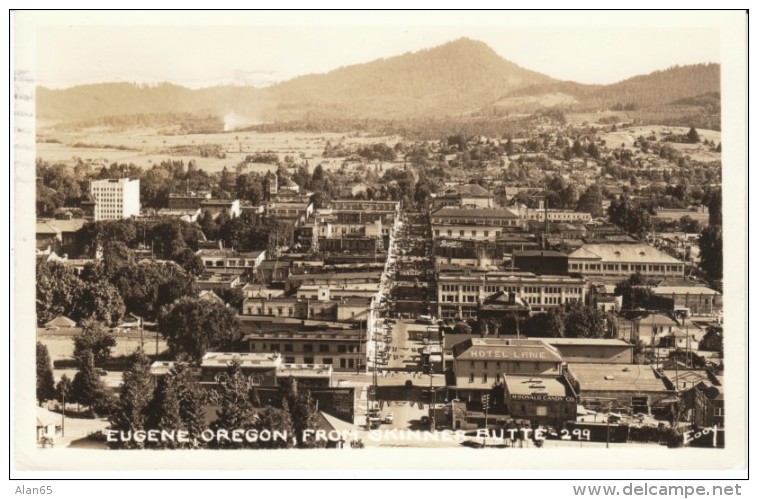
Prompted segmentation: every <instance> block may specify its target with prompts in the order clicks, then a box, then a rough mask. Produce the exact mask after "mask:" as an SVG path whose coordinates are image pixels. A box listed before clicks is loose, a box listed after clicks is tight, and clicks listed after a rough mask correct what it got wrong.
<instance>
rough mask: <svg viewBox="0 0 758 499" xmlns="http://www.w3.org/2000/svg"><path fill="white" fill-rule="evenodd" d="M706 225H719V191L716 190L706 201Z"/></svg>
mask: <svg viewBox="0 0 758 499" xmlns="http://www.w3.org/2000/svg"><path fill="white" fill-rule="evenodd" d="M708 224H709V225H721V189H716V190H715V191H713V192H712V193H711V195H710V199H709V200H708Z"/></svg>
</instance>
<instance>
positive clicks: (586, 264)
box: [569, 243, 685, 279]
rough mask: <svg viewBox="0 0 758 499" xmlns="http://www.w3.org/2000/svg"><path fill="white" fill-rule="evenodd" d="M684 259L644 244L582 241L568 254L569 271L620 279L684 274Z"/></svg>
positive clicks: (589, 275)
mask: <svg viewBox="0 0 758 499" xmlns="http://www.w3.org/2000/svg"><path fill="white" fill-rule="evenodd" d="M684 267H685V265H684V262H682V261H680V260H677V259H676V258H674V257H672V256H670V255H668V254H666V253H664V252H663V251H660V250H659V249H656V248H654V247H652V246H649V245H647V244H642V243H637V244H606V243H603V244H585V245H584V246H582V247H581V248H579V249H577V250H575V251H573V252H571V253H570V254H569V272H576V273H580V274H582V275H584V276H586V277H602V276H614V277H619V278H621V279H626V278H628V277H629V276H630V275H631V274H634V273H640V274H641V275H642V276H643V277H646V278H672V277H684Z"/></svg>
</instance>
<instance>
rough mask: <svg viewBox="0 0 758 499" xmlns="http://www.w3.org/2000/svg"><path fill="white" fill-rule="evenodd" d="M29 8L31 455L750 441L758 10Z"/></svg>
mask: <svg viewBox="0 0 758 499" xmlns="http://www.w3.org/2000/svg"><path fill="white" fill-rule="evenodd" d="M12 14H13V15H12V24H13V33H12V36H13V57H14V60H13V61H12V63H13V65H12V71H13V73H12V76H13V81H12V85H13V95H14V99H13V102H12V104H13V114H12V118H13V131H14V133H13V148H12V153H13V158H12V159H13V163H12V170H11V171H12V172H13V173H12V179H13V197H12V209H13V213H12V223H13V225H14V229H13V232H12V234H13V243H12V244H13V258H14V260H13V262H12V269H11V270H12V290H11V291H12V292H11V295H12V305H11V314H12V328H11V330H12V336H11V343H12V344H11V347H12V348H11V381H12V391H11V393H12V400H11V404H12V408H13V411H12V417H13V422H12V424H13V428H12V431H11V438H12V442H11V444H12V449H13V460H12V463H13V464H12V466H13V468H12V469H13V472H12V473H16V474H17V476H21V477H24V476H26V477H31V476H35V475H34V473H46V472H47V473H57V472H77V473H78V474H77V476H79V477H84V476H87V473H88V472H95V471H98V472H114V473H115V472H134V473H139V472H145V473H149V472H153V473H155V472H156V471H161V472H164V473H173V472H176V473H179V472H183V471H189V470H195V471H194V472H193V473H194V476H202V472H203V471H211V470H240V469H244V470H248V471H250V472H265V471H267V470H268V471H272V472H273V471H274V470H319V469H325V470H332V471H340V470H343V471H346V470H353V471H354V470H390V471H391V470H396V471H400V470H402V471H409V470H451V471H452V472H454V473H465V472H473V471H477V470H488V471H491V472H498V473H501V474H502V476H515V475H518V476H520V477H530V476H532V477H546V476H552V475H550V473H551V472H552V471H557V470H566V469H571V470H574V471H575V473H578V474H579V475H575V476H581V474H582V473H584V476H590V477H592V476H595V475H600V474H601V473H609V475H612V472H613V471H614V470H628V471H629V473H632V474H633V473H634V472H635V471H636V472H644V470H656V471H659V472H666V473H667V475H666V476H667V477H676V476H679V475H677V473H679V472H680V471H683V470H698V474H697V475H695V476H699V477H706V478H707V477H710V478H719V477H724V476H730V477H734V476H740V475H739V474H740V473H744V472H745V467H746V462H747V461H746V459H747V453H746V448H747V447H746V446H747V431H746V430H747V416H746V414H747V413H746V409H747V396H748V394H747V377H746V373H747V348H746V347H747V302H746V299H745V296H746V294H745V291H746V270H747V241H746V233H747V230H746V229H747V225H746V220H747V196H746V193H747V184H746V171H747V170H746V168H747V165H746V159H745V158H746V153H747V136H746V102H747V86H746V77H747V73H746V67H745V63H746V60H747V59H746V57H745V55H746V49H747V46H746V37H747V24H746V17H747V15H746V13H744V12H736V11H731V12H719V11H715V12H686V11H685V12H654V13H653V12H644V11H641V12H612V11H605V12H592V11H590V12H518V11H517V12H499V11H493V12H467V11H463V12H445V11H442V12H399V11H398V12H393V11H387V12H294V11H290V12H231V13H230V12H213V11H210V12H171V13H167V12H140V11H132V12H125V13H109V12H86V11H83V12H54V13H52V12H44V11H41V12H25V11H17V12H13V13H12ZM32 365H34V366H35V368H34V369H33V368H32ZM528 470H542V471H541V472H540V474H539V475H529V471H528ZM629 476H633V475H629Z"/></svg>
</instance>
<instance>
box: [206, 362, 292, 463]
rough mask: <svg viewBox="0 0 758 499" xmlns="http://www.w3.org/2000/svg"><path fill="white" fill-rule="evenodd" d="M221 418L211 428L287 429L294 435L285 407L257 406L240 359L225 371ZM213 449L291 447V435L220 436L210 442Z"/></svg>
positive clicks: (219, 415)
mask: <svg viewBox="0 0 758 499" xmlns="http://www.w3.org/2000/svg"><path fill="white" fill-rule="evenodd" d="M219 398H220V400H219V402H220V403H219V405H220V408H219V410H218V418H217V419H216V420H215V421H214V422H213V423H212V424H211V429H212V430H213V431H214V433H216V434H218V430H222V429H223V430H226V431H232V430H242V431H247V430H253V431H258V432H262V431H263V430H266V431H269V432H275V431H283V432H286V435H292V432H293V429H292V421H291V420H290V416H289V413H287V412H286V411H283V410H281V409H274V408H273V407H266V408H263V409H257V408H256V407H255V406H254V405H253V403H252V400H251V393H250V388H249V385H248V380H247V378H246V377H245V376H244V374H243V373H242V371H241V369H240V365H239V362H237V361H233V362H232V363H231V364H230V365H229V367H228V369H227V372H226V373H225V377H224V379H223V381H222V383H221V386H220V394H219ZM210 446H211V447H213V448H220V449H243V448H248V449H250V448H262V449H264V448H265V449H272V448H287V447H290V446H291V441H290V438H289V437H288V438H286V439H284V440H276V439H271V440H270V441H263V440H262V439H261V440H259V441H251V440H248V439H246V438H243V439H241V441H239V442H235V441H234V440H232V439H216V440H213V441H212V442H211V443H210Z"/></svg>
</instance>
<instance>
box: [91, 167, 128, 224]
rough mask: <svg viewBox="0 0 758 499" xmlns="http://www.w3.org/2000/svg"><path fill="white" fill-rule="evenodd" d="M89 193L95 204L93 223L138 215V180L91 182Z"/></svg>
mask: <svg viewBox="0 0 758 499" xmlns="http://www.w3.org/2000/svg"><path fill="white" fill-rule="evenodd" d="M89 192H90V196H91V197H92V200H93V201H94V202H95V221H100V220H119V219H121V218H129V217H136V216H137V215H139V213H140V204H139V179H138V178H136V179H130V178H110V179H105V180H92V181H91V182H90V189H89Z"/></svg>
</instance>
